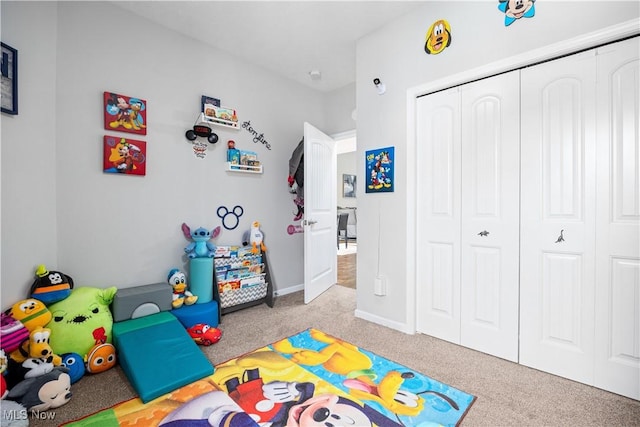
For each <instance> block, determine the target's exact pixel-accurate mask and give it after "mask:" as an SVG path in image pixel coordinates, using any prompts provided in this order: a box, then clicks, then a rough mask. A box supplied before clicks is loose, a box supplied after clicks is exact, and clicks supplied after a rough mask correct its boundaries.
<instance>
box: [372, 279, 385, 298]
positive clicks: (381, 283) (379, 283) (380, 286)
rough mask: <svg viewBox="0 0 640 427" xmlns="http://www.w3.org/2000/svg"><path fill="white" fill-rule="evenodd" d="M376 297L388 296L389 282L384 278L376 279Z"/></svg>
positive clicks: (374, 290) (374, 286)
mask: <svg viewBox="0 0 640 427" xmlns="http://www.w3.org/2000/svg"><path fill="white" fill-rule="evenodd" d="M373 293H374V295H380V296H383V295H386V294H387V280H386V279H385V278H384V277H376V278H375V281H374V283H373Z"/></svg>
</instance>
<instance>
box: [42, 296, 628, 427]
mask: <svg viewBox="0 0 640 427" xmlns="http://www.w3.org/2000/svg"><path fill="white" fill-rule="evenodd" d="M355 308H356V291H355V290H354V289H350V288H347V287H344V286H333V287H331V288H330V289H329V290H328V291H327V292H325V293H324V294H322V295H321V296H320V297H318V298H317V299H316V300H314V301H313V302H311V303H310V304H308V305H305V304H304V302H303V295H302V293H301V292H297V293H294V294H289V295H285V296H281V297H278V298H277V299H276V303H275V307H274V308H269V307H267V306H266V305H265V304H263V305H260V306H256V307H252V308H249V309H246V310H241V311H237V312H234V313H230V314H227V315H225V316H223V318H222V323H221V325H220V328H221V329H222V330H223V337H222V340H221V341H220V342H219V343H217V344H215V345H212V346H210V347H202V349H203V351H204V352H205V353H206V354H207V356H208V357H209V359H211V361H212V362H213V363H214V364H217V363H220V362H223V361H226V360H229V359H231V358H233V357H236V356H239V355H241V354H244V353H246V352H248V351H251V350H253V349H255V348H258V347H261V346H264V345H267V344H270V343H272V342H274V341H277V340H279V339H281V338H284V337H287V336H290V335H293V334H296V333H298V332H300V331H302V330H304V329H307V328H309V327H314V328H318V329H321V330H323V331H325V332H327V333H329V334H331V335H334V336H337V337H340V338H343V339H345V340H347V341H349V342H351V343H353V344H355V345H358V346H360V347H362V348H364V349H367V350H370V351H373V352H375V353H377V354H379V355H381V356H384V357H386V358H388V359H391V360H394V361H396V362H398V363H401V364H403V365H405V366H407V367H409V368H411V369H414V370H417V371H419V372H422V373H424V374H426V375H428V376H431V377H433V378H435V379H437V380H439V381H442V382H444V383H447V384H449V385H451V386H453V387H456V388H459V389H461V390H464V391H466V392H467V393H471V394H474V395H475V396H477V400H476V402H475V403H474V404H473V406H472V407H471V410H470V411H469V413H468V414H467V416H466V417H465V419H464V420H463V422H462V425H463V426H616V427H619V426H640V402H638V401H635V400H631V399H627V398H624V397H621V396H618V395H615V394H612V393H608V392H605V391H602V390H599V389H596V388H593V387H589V386H586V385H583V384H579V383H576V382H573V381H569V380H566V379H563V378H559V377H556V376H553V375H549V374H546V373H543V372H539V371H536V370H534V369H530V368H526V367H524V366H521V365H518V364H515V363H511V362H507V361H505V360H502V359H498V358H496V357H493V356H488V355H486V354H483V353H479V352H476V351H473V350H469V349H467V348H464V347H460V346H457V345H454V344H450V343H447V342H445V341H441V340H438V339H436V338H432V337H429V336H427V335H407V334H404V333H401V332H398V331H395V330H392V329H389V328H386V327H384V326H380V325H377V324H374V323H370V322H367V321H365V320H362V319H358V318H356V317H355V316H354V314H353V313H354V311H355ZM149 357H162V355H161V354H158V355H152V354H150V355H149ZM166 369H167V370H173V369H179V370H180V369H183V370H187V369H189V367H188V366H167V367H166ZM161 374H162V373H161V372H160V373H159V375H161ZM71 390H72V392H73V393H74V396H73V398H72V399H71V401H70V402H69V403H68V404H66V405H65V406H62V407H60V408H58V409H56V410H55V420H54V421H41V420H37V421H36V420H32V421H31V426H36V427H37V426H53V425H58V424H60V423H62V422H65V421H68V420H73V419H77V418H80V417H82V416H84V415H87V414H89V413H93V412H96V411H98V410H100V409H103V408H106V407H108V406H112V405H114V404H116V403H119V402H121V401H123V400H125V399H129V398H131V397H133V396H135V393H134V391H133V389H132V388H131V386H130V385H129V382H128V380H127V379H126V377H125V376H124V374H123V372H122V370H121V369H120V368H119V367H118V366H116V367H115V368H113V369H111V370H109V371H106V372H104V373H101V374H97V375H93V376H85V377H84V378H83V379H81V380H80V381H79V382H78V383H76V384H74V385H73V386H72V387H71Z"/></svg>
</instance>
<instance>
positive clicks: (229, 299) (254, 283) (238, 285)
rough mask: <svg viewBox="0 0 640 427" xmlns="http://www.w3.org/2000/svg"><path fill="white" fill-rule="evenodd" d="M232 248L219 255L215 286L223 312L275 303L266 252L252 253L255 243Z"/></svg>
mask: <svg viewBox="0 0 640 427" xmlns="http://www.w3.org/2000/svg"><path fill="white" fill-rule="evenodd" d="M231 248H232V250H230V251H226V252H224V255H223V256H216V257H215V273H214V276H215V277H214V279H215V282H216V284H215V285H214V288H215V293H216V298H217V300H218V301H219V302H220V312H221V314H225V313H230V312H232V311H235V310H239V309H242V308H246V307H249V306H252V305H256V304H261V303H263V302H266V303H267V305H269V306H270V307H273V291H272V286H273V285H272V283H271V277H270V275H269V267H268V265H267V258H266V254H265V253H258V254H252V253H251V252H250V249H251V247H231ZM221 253H222V251H221Z"/></svg>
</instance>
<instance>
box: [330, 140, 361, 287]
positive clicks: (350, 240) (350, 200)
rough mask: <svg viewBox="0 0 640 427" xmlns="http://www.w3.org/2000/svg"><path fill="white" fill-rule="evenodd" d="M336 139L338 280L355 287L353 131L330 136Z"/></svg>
mask: <svg viewBox="0 0 640 427" xmlns="http://www.w3.org/2000/svg"><path fill="white" fill-rule="evenodd" d="M332 137H333V138H334V140H335V141H336V153H337V156H336V162H337V165H336V172H337V174H338V176H337V179H336V181H337V183H338V191H337V193H336V194H337V197H336V212H337V214H338V218H337V220H338V221H339V217H340V214H342V215H343V216H346V224H343V227H342V228H340V227H339V230H338V239H337V252H336V256H337V257H338V262H337V265H338V284H339V285H342V286H346V287H349V288H354V289H355V288H356V264H357V252H358V233H357V231H358V229H357V227H358V215H357V207H358V204H357V200H358V179H357V175H358V174H357V159H356V135H355V131H349V132H344V133H341V134H338V135H333V136H332Z"/></svg>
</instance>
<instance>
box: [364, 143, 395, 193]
mask: <svg viewBox="0 0 640 427" xmlns="http://www.w3.org/2000/svg"><path fill="white" fill-rule="evenodd" d="M393 151H394V150H393V147H387V148H379V149H376V150H369V151H367V152H366V154H365V165H366V169H365V171H364V172H365V178H366V185H365V190H366V192H367V193H392V192H393V158H394V156H393Z"/></svg>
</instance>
